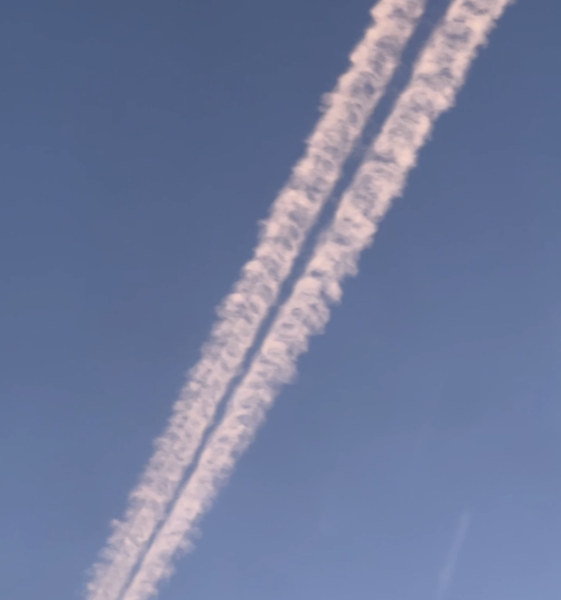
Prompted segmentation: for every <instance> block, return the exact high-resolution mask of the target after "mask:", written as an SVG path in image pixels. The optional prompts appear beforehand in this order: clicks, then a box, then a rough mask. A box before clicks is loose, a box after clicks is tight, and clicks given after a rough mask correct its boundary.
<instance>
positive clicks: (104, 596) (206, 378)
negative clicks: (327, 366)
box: [87, 0, 426, 600]
mask: <svg viewBox="0 0 561 600" xmlns="http://www.w3.org/2000/svg"><path fill="white" fill-rule="evenodd" d="M425 3H426V0H381V1H380V2H379V3H378V4H377V5H376V6H375V7H374V8H373V9H372V11H371V15H372V18H373V24H372V26H371V27H370V28H369V29H368V30H367V31H366V33H365V35H364V37H363V39H362V41H361V42H360V43H359V44H358V45H357V47H356V48H355V50H354V51H353V53H352V54H351V57H350V62H351V65H350V67H349V69H348V70H347V72H346V73H345V74H344V75H342V76H341V77H340V79H339V80H338V83H337V86H336V88H335V90H334V92H332V93H331V94H330V95H329V96H328V98H327V103H326V107H325V110H324V113H323V115H322V117H321V118H320V120H319V123H318V124H317V126H316V128H315V130H314V132H313V133H312V135H311V137H310V138H309V140H308V142H307V151H306V154H305V156H304V158H302V159H301V160H300V162H298V163H297V165H296V166H295V167H294V169H293V172H292V175H291V177H290V179H289V181H288V184H287V185H286V186H285V187H284V189H283V190H281V192H280V194H279V196H278V197H277V199H276V200H275V202H274V204H273V206H272V209H271V213H270V216H269V218H268V219H267V220H266V221H265V222H264V223H263V224H262V228H261V235H260V241H259V244H258V246H257V247H256V249H255V250H254V256H253V258H252V260H250V261H249V262H248V263H247V264H246V265H245V267H244V268H243V270H242V274H241V277H240V279H239V281H238V282H237V283H236V284H235V286H234V289H233V291H232V292H231V293H230V294H229V295H228V296H227V297H226V299H225V300H224V301H223V303H222V305H221V307H220V308H219V310H218V316H219V318H218V321H217V322H216V323H215V324H214V326H213V328H212V331H211V334H210V338H209V341H207V343H206V344H205V346H204V347H203V350H202V358H201V359H200V361H199V362H198V364H197V365H196V366H195V367H194V368H193V369H192V370H191V372H190V373H189V375H188V380H187V383H186V384H185V386H184V388H183V390H182V391H181V394H180V397H179V400H178V401H177V402H176V403H175V405H174V407H173V414H172V417H171V419H170V421H169V423H168V426H167V428H166V430H165V432H164V433H163V435H162V436H161V437H160V438H159V439H158V440H156V444H155V446H156V449H155V453H154V455H153V456H152V458H151V460H150V462H149V464H148V466H147V467H146V469H145V471H144V473H143V475H142V477H141V480H140V483H139V484H138V485H137V487H136V488H135V489H134V490H133V492H132V493H131V495H130V501H129V506H128V508H127V510H126V513H125V516H124V519H123V520H122V521H116V522H114V523H113V533H112V535H111V537H110V538H109V540H108V542H107V545H106V547H105V548H104V549H103V550H102V552H101V560H100V562H99V563H98V564H96V565H94V567H93V569H92V577H91V580H90V582H89V584H88V586H87V598H88V600H115V599H116V598H118V597H119V595H120V593H121V591H122V589H123V586H125V585H126V583H127V581H128V578H129V577H130V575H131V573H132V570H133V569H134V567H135V565H136V563H137V562H138V560H139V559H140V558H141V556H142V553H143V552H144V550H145V548H146V545H147V544H148V542H149V541H150V539H151V537H152V536H153V534H154V532H155V531H156V529H157V527H158V525H159V523H160V522H161V520H162V519H163V517H164V516H165V513H166V509H167V507H168V505H169V503H170V501H171V500H172V499H173V497H174V494H175V493H176V490H177V487H178V485H179V483H180V482H181V479H182V476H183V474H184V472H185V469H186V468H187V467H188V466H189V465H190V464H191V462H192V460H193V457H194V455H195V453H196V451H197V448H198V446H199V445H200V443H201V440H202V438H203V436H204V433H205V431H206V430H207V428H208V426H209V425H210V424H211V423H212V421H213V418H214V416H215V413H216V410H217V406H218V405H219V403H220V400H221V399H222V397H223V396H224V393H225V392H226V390H227V388H228V385H229V384H230V383H231V382H232V379H233V378H234V377H235V376H236V375H237V374H238V372H239V369H240V367H241V365H242V364H243V361H244V358H245V356H246V354H247V351H248V350H249V349H250V348H251V346H252V344H253V343H254V340H255V336H256V334H257V332H258V330H259V327H260V326H261V324H262V323H263V320H264V319H265V317H266V316H267V314H268V312H269V310H270V308H271V306H272V305H273V304H274V303H275V301H276V299H277V296H278V293H279V289H280V287H281V285H282V283H283V282H284V281H285V280H286V278H287V277H288V275H289V274H290V272H291V269H292V267H293V264H294V261H295V259H296V257H297V256H298V254H299V253H300V251H301V248H302V244H303V242H304V241H305V239H306V236H307V234H308V233H309V230H310V228H311V227H312V225H313V224H314V223H315V221H316V219H317V217H318V215H319V214H320V212H321V210H322V208H323V206H324V205H325V202H326V200H327V199H328V197H329V195H330V193H331V192H332V190H333V186H334V184H335V183H336V182H337V180H338V179H339V177H340V175H341V169H342V167H343V164H344V162H345V160H346V159H347V158H348V155H349V153H350V151H351V150H352V148H353V145H354V144H355V143H356V141H357V139H358V137H359V135H360V134H361V132H362V129H363V128H364V125H365V123H366V121H367V120H368V118H369V116H370V115H371V114H372V111H373V109H374V108H375V106H376V104H377V102H378V101H379V99H380V98H381V96H382V94H383V92H384V90H385V88H386V86H387V84H388V82H389V81H390V79H391V77H392V75H393V73H394V71H395V69H396V67H397V66H398V64H399V61H400V57H401V53H402V51H403V49H404V47H405V45H406V43H407V41H408V40H409V38H410V36H411V34H412V32H413V30H414V28H415V26H416V23H417V21H418V19H419V17H420V16H421V14H422V12H423V10H424V7H425Z"/></svg>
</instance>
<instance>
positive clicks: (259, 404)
mask: <svg viewBox="0 0 561 600" xmlns="http://www.w3.org/2000/svg"><path fill="white" fill-rule="evenodd" d="M509 3H510V0H454V1H453V2H452V4H451V5H450V7H449V9H448V11H447V13H446V15H445V17H444V19H443V21H442V22H441V23H440V24H439V26H438V27H437V28H436V29H435V31H434V32H433V34H432V36H431V38H430V40H429V42H428V44H427V45H426V47H425V48H424V50H423V51H422V53H421V55H420V57H419V59H418V61H417V62H416V64H415V67H414V71H413V74H412V79H411V82H410V84H409V86H408V87H407V88H406V89H405V90H404V92H403V93H402V95H401V96H400V98H399V99H398V101H397V103H396V105H395V107H394V109H393V111H392V113H391V115H390V116H389V118H388V119H387V121H386V123H385V125H384V127H383V129H382V131H381V133H380V135H379V136H378V138H377V139H376V140H375V142H374V144H373V146H372V148H371V149H370V151H369V153H368V155H367V157H366V159H365V161H364V163H363V164H362V166H361V167H360V169H359V171H358V172H357V174H356V177H355V178H354V180H353V182H352V184H351V185H350V187H349V189H348V190H347V192H346V193H345V194H344V196H343V198H342V200H341V203H340V206H339V208H338V210H337V212H336V215H335V217H334V220H333V223H332V224H331V226H330V227H329V228H328V229H327V231H326V232H325V233H324V235H323V236H322V237H321V239H320V240H319V242H318V245H317V247H316V249H315V252H314V255H313V256H312V258H311V260H310V262H309V263H308V265H307V267H306V270H305V272H304V274H303V276H302V277H301V278H300V279H299V280H298V281H297V282H296V284H295V287H294V290H293V292H292V295H291V296H290V298H289V299H288V300H287V301H286V303H285V304H284V305H283V306H282V307H281V309H280V311H279V314H278V315H277V317H276V319H275V320H274V322H273V324H272V326H271V329H270V331H269V334H268V335H267V337H266V338H265V340H264V341H263V344H262V347H261V348H260V350H259V352H258V353H257V354H256V356H255V358H254V359H253V361H252V364H251V367H250V369H249V370H248V373H247V374H246V376H245V377H244V379H243V380H242V382H241V383H240V385H239V386H238V388H237V389H236V391H235V392H234V394H233V396H232V398H231V400H230V402H229V404H228V407H227V410H226V413H225V415H224V418H223V420H222V421H221V423H220V424H219V425H218V426H217V428H216V429H215V431H214V432H213V433H212V435H211V436H210V438H209V440H208V442H207V444H206V447H205V448H204V450H203V452H202V454H201V457H200V460H199V463H198V465H197V468H196V469H195V471H194V472H193V474H192V475H191V477H190V478H189V480H188V481H187V483H186V485H185V487H184V488H183V490H182V492H181V494H180V496H179V498H178V500H177V502H176V503H175V506H174V507H173V508H172V510H171V512H170V514H169V516H168V519H167V520H166V521H165V522H164V524H163V526H162V528H161V530H160V531H159V533H158V534H157V536H156V537H155V539H154V541H153V543H152V544H151V546H150V548H149V550H148V552H147V553H146V556H145V557H144V560H143V561H142V564H141V565H140V568H139V570H138V572H137V573H136V575H135V577H134V578H133V580H132V582H131V584H130V586H129V587H128V589H127V591H126V592H125V594H124V595H123V600H145V599H146V598H148V597H150V596H151V595H153V594H155V593H156V589H157V584H158V582H159V581H160V580H161V579H162V578H164V577H166V576H169V575H170V574H171V572H172V566H171V565H172V560H173V557H174V554H175V553H176V552H177V551H178V550H180V549H183V550H188V549H189V548H190V547H191V546H192V542H193V536H194V535H195V534H196V532H197V526H198V523H199V521H200V519H201V517H202V516H203V515H204V513H205V512H206V511H207V510H208V509H209V508H210V506H211V504H212V502H213V500H214V498H215V497H216V495H217V493H218V491H219V489H220V488H221V486H222V485H223V484H224V483H225V481H226V480H227V479H228V477H229V476H230V474H231V472H232V470H233V468H234V466H235V463H236V460H237V458H238V457H239V455H240V454H241V453H242V452H243V451H244V450H245V449H246V447H247V446H248V445H249V443H250V442H251V440H252V439H253V437H254V435H255V433H256V431H257V429H258V427H259V425H260V424H261V422H262V421H263V419H264V416H265V413H266V410H267V409H268V408H269V407H270V406H271V405H272V403H273V401H274V398H275V396H276V393H277V390H278V388H279V387H280V385H281V384H283V383H287V382H289V381H290V380H291V378H292V377H293V375H294V373H295V363H296V360H297V358H298V356H299V355H300V354H301V353H302V352H304V351H306V349H307V347H308V342H309V338H310V336H311V335H313V334H317V333H319V332H321V331H322V330H323V328H324V326H325V324H326V323H327V321H328V319H329V306H330V305H331V304H333V303H335V302H338V301H339V300H340V299H341V296H342V290H341V283H342V281H343V279H344V278H345V277H347V276H349V275H353V274H356V272H357V264H358V259H359V256H360V253H361V252H362V251H363V250H364V249H365V248H366V247H368V246H369V245H370V244H371V243H372V240H373V236H374V234H375V232H376V230H377V227H378V224H379V222H380V220H381V219H382V218H383V217H384V215H385V214H386V213H387V211H388V210H389V208H390V206H391V202H392V200H393V199H394V198H395V197H396V196H398V195H400V194H401V192H402V191H403V188H404V186H405V182H406V177H407V174H408V172H409V171H410V169H411V168H412V167H414V166H415V164H416V161H417V155H418V153H419V150H420V148H421V147H422V146H423V144H424V143H425V141H426V140H427V139H428V137H429V135H430V133H431V131H432V127H433V124H434V122H435V120H436V119H437V118H438V116H439V115H440V114H441V113H442V112H444V111H446V110H448V109H449V108H451V107H452V105H453V104H454V101H455V96H456V93H457V91H458V90H459V88H460V87H461V86H462V84H463V83H464V80H465V78H466V75H467V72H468V70H469V67H470V64H471V61H472V60H473V58H474V56H475V54H476V52H477V49H478V47H479V46H481V45H482V44H484V43H486V41H487V36H488V34H489V32H490V30H491V29H492V27H493V26H494V24H495V21H496V20H497V19H498V18H499V17H500V16H501V14H502V12H503V11H504V9H505V8H506V6H507V4H509Z"/></svg>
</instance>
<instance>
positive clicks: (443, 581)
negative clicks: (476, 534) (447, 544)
mask: <svg viewBox="0 0 561 600" xmlns="http://www.w3.org/2000/svg"><path fill="white" fill-rule="evenodd" d="M469 524H470V514H469V512H467V511H465V512H464V513H463V514H462V516H461V517H460V520H459V521H458V527H457V529H456V534H455V535H454V541H453V542H452V547H451V548H450V552H448V556H447V557H446V562H445V563H444V566H443V567H442V570H441V571H440V574H439V576H438V591H437V593H436V598H437V600H443V598H444V596H445V595H446V592H447V591H448V588H449V587H450V583H451V582H452V577H454V572H455V571H456V564H457V563H458V558H459V556H460V552H461V550H462V546H463V545H464V542H465V540H466V536H467V533H468V529H469Z"/></svg>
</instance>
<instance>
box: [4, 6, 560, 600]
mask: <svg viewBox="0 0 561 600" xmlns="http://www.w3.org/2000/svg"><path fill="white" fill-rule="evenodd" d="M370 4H371V3H370V0H345V1H343V0H283V1H282V2H281V1H272V0H238V1H236V2H232V1H231V0H188V1H183V2H180V1H178V0H161V1H160V2H157V3H154V2H148V1H146V0H136V1H134V2H133V1H132V0H117V1H114V0H113V1H111V2H109V1H108V0H99V1H98V2H89V3H77V2H69V1H62V0H52V1H51V2H48V3H45V2H40V1H38V0H17V1H15V0H8V1H7V2H4V4H3V6H2V10H1V11H0V13H1V19H0V73H1V74H2V78H1V92H0V109H1V114H2V117H1V119H0V158H1V165H2V176H1V177H0V281H1V293H0V365H1V367H0V368H1V377H0V489H1V494H0V511H1V513H0V515H1V517H0V596H1V597H2V598H3V599H4V598H5V599H6V600H35V599H40V600H74V599H76V598H79V596H80V590H81V589H82V586H83V584H84V581H85V577H84V571H85V569H87V568H88V566H89V565H90V564H91V563H92V562H93V561H94V559H95V556H96V554H97V552H98V550H99V549H100V548H101V547H102V545H103V543H104V541H105V538H106V536H107V533H108V531H109V530H108V523H109V521H110V519H112V518H115V517H118V516H120V515H121V513H122V511H123V509H124V507H125V501H126V495H127V493H128V491H129V489H130V488H131V487H132V485H133V484H134V483H135V481H136V478H137V476H138V474H139V473H140V471H141V469H142V467H143V465H144V463H145V461H146V460H147V459H148V457H149V455H150V452H151V441H152V439H153V438H154V437H155V436H156V435H157V434H159V433H160V432H161V430H162V428H163V426H164V423H165V421H166V419H167V416H168V413H169V409H170V406H171V404H172V402H173V400H174V399H175V397H176V395H177V391H178V389H179V388H180V386H181V385H182V383H183V373H184V371H185V370H186V369H187V368H188V367H189V366H190V365H192V364H193V363H194V362H195V361H196V359H197V357H198V352H199V347H200V344H201V343H202V342H203V340H204V339H205V337H206V334H207V332H208V330H209V328H210V325H211V323H212V320H213V310H214V307H215V305H216V304H217V303H218V302H219V301H220V299H221V298H222V297H223V296H224V294H225V293H226V292H227V291H228V289H229V287H230V285H231V284H232V283H233V281H234V280H235V278H236V276H237V273H238V270H239V268H240V266H241V265H242V263H243V262H244V261H245V260H246V259H247V258H248V257H249V256H250V251H251V248H252V246H253V244H254V241H255V237H256V222H257V220H258V219H260V218H263V217H264V216H265V215H266V213H267V209H268V206H269V204H270V203H271V201H272V200H273V198H274V195H275V192H276V191H277V190H278V189H279V188H280V187H281V185H282V184H283V182H284V180H285V178H286V176H287V174H288V172H289V169H290V167H291V165H292V164H293V163H294V161H295V160H296V159H297V158H298V157H299V156H300V155H301V153H302V149H303V145H302V142H303V139H304V138H305V137H306V135H307V134H308V133H309V132H310V130H311V129H312V127H313V125H314V123H315V121H316V118H317V115H318V112H317V106H318V104H319V99H320V96H321V94H322V93H324V92H326V91H329V90H330V89H331V88H332V86H333V84H334V81H335V79H336V77H337V75H338V74H339V73H340V72H341V71H342V70H343V69H344V68H345V66H346V64H347V54H348V52H349V50H350V48H351V47H352V45H353V44H354V43H355V42H356V41H357V40H358V38H359V37H360V35H361V33H362V31H363V29H364V27H365V25H366V24H367V12H368V9H369V7H370ZM432 5H433V8H434V10H435V11H438V9H439V8H442V6H443V2H441V0H436V1H434V2H432ZM560 18H561V4H559V3H558V2H554V1H551V0H519V1H518V3H517V4H516V5H515V6H514V7H511V8H510V9H509V10H508V12H507V14H506V16H505V18H504V19H503V20H502V22H501V23H500V26H499V28H498V29H497V30H496V31H495V32H494V33H493V36H492V39H491V44H490V46H489V47H488V48H487V49H486V50H485V51H484V52H483V54H482V55H481V56H480V58H479V60H478V61H477V62H476V64H475V67H474V68H473V70H472V72H471V74H470V77H469V80H468V84H467V86H466V87H465V89H464V90H463V91H462V93H461V95H460V97H459V101H458V104H457V107H456V108H455V109H454V110H453V112H451V113H449V114H447V115H445V116H444V117H443V118H442V119H441V120H440V121H439V123H438V126H437V128H436V131H435V134H434V136H433V140H432V141H431V142H430V144H429V145H428V146H427V147H426V148H425V149H424V151H423V153H422V155H421V160H420V165H419V168H418V169H416V170H415V171H414V173H413V175H412V177H411V179H410V185H409V187H408V189H407V192H406V194H405V197H404V198H403V199H401V200H400V201H399V202H398V203H397V205H396V206H395V207H394V209H393V210H392V212H391V214H390V216H389V217H388V218H387V219H386V221H385V222H384V224H383V227H382V229H381V231H380V234H379V236H378V238H377V240H376V243H375V245H374V247H373V248H372V249H371V250H370V251H368V252H367V253H366V254H365V256H364V257H363V260H362V262H361V273H360V276H359V277H358V278H356V279H353V280H352V281H349V282H348V284H347V286H346V295H345V298H344V302H343V304H342V305H341V307H340V308H338V309H337V310H336V311H335V313H334V317H333V319H332V321H331V323H330V325H329V327H328V329H327V334H326V335H325V336H322V337H319V338H317V339H315V340H314V342H313V344H312V349H311V350H312V351H311V353H310V354H308V355H307V356H306V357H305V358H304V360H302V361H301V363H300V376H299V379H298V381H297V383H296V384H295V385H293V386H290V387H289V388H287V389H285V390H284V391H283V393H282V394H281V396H280V398H279V401H278V403H277V405H276V407H275V408H274V410H273V411H272V413H271V414H270V418H269V420H268V422H267V424H266V426H265V427H264V428H263V429H262V430H261V432H260V435H259V437H258V439H257V440H256V442H255V443H254V445H253V446H252V447H251V449H250V451H249V452H248V454H247V455H246V456H244V458H243V459H242V460H241V462H240V464H239V466H238V469H237V471H236V474H235V476H234V478H233V480H232V481H231V483H230V485H229V486H228V487H227V489H225V490H224V492H223V493H222V495H221V497H220V500H219V502H218V503H217V505H216V506H215V508H214V510H213V511H212V512H211V514H210V515H209V516H208V517H207V518H206V520H205V522H204V530H203V537H202V538H201V540H200V542H199V544H198V548H197V550H196V552H195V553H194V554H193V555H191V556H189V557H187V558H185V559H183V560H182V561H181V562H180V563H179V568H178V572H177V574H176V576H175V577H174V578H173V580H172V581H171V582H170V583H169V585H166V586H165V588H164V591H163V593H162V595H161V598H162V600H183V599H189V600H216V599H218V598H224V599H227V600H265V599H266V600H287V599H290V600H300V599H302V600H316V599H318V600H319V599H321V600H341V599H347V598H348V599H353V600H354V599H356V600H362V599H365V600H366V599H368V600H370V599H377V598H380V599H382V598H383V599H384V600H433V599H434V598H435V595H436V590H437V578H438V572H439V570H440V569H441V568H442V567H443V565H444V563H445V561H446V557H447V555H448V553H449V551H450V548H451V546H452V541H453V538H454V535H455V531H456V528H457V524H458V520H459V518H460V515H461V514H462V512H463V511H464V510H466V509H467V510H469V512H470V515H471V526H470V528H469V531H468V533H467V536H466V538H465V543H464V545H463V548H462V551H461V554H460V556H459V558H458V562H457V569H456V572H455V575H454V578H453V581H452V583H451V586H450V588H449V591H448V594H447V596H446V598H447V599H448V598H449V599H450V600H472V599H473V598H477V600H503V599H504V600H507V599H508V600H528V599H529V598H539V599H540V600H558V598H559V595H560V593H561V567H560V565H561V403H560V392H561V377H560V375H559V373H560V366H561V277H560V267H559V264H560V263H559V257H560V256H561V235H560V232H561V202H560V198H561V170H560V169H559V164H560V159H561V147H560V140H561V120H560V118H559V106H561V75H560V73H561V71H560V69H559V57H560V52H561V47H560V42H559V31H558V25H559V20H560Z"/></svg>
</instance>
